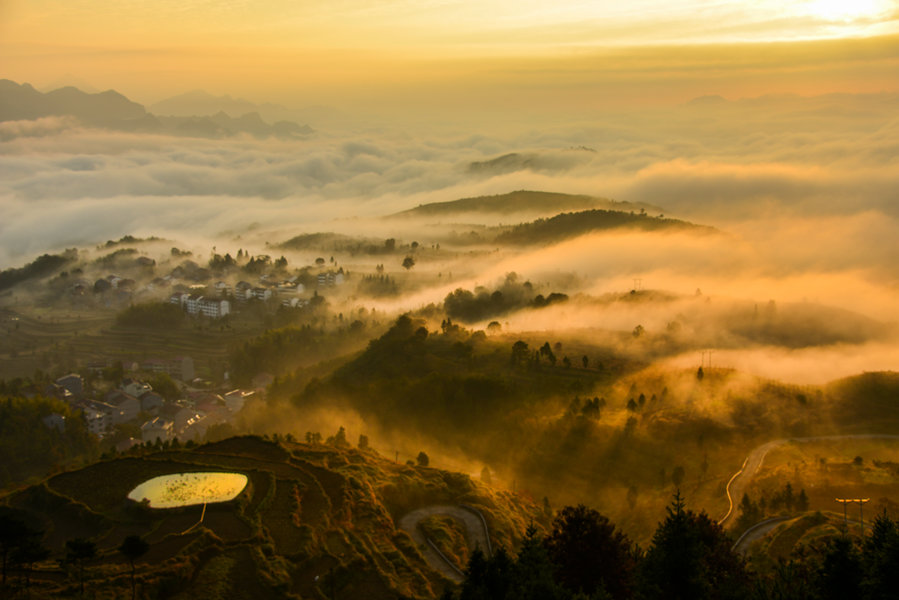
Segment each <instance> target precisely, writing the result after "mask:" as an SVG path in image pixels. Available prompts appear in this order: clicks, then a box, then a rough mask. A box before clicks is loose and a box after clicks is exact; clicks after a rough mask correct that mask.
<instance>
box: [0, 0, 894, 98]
mask: <svg viewBox="0 0 899 600" xmlns="http://www.w3.org/2000/svg"><path fill="white" fill-rule="evenodd" d="M0 76H2V77H6V78H10V79H13V80H15V81H19V82H22V81H28V82H31V83H33V84H34V85H36V86H38V87H45V86H48V85H51V84H54V83H65V82H69V81H70V80H71V81H81V82H85V83H88V84H90V85H92V86H94V87H96V88H98V89H106V88H115V89H117V90H120V91H122V92H123V93H126V94H127V95H129V96H132V97H133V98H134V99H135V100H138V101H141V102H152V101H156V100H160V99H163V98H165V97H167V96H170V95H173V94H176V93H180V92H183V91H187V90H191V89H198V88H202V89H206V90H208V91H210V92H213V93H217V94H223V93H230V94H233V95H238V96H243V97H247V98H249V99H251V100H254V101H263V100H275V101H278V102H282V103H285V104H289V105H293V106H297V105H302V104H313V103H324V104H329V103H333V104H337V105H343V106H355V105H366V104H374V105H378V104H399V105H426V106H429V107H432V108H441V107H443V106H456V107H458V106H462V107H464V106H465V105H467V104H469V103H473V102H474V100H473V97H475V96H479V97H480V100H478V101H479V102H485V101H486V102H494V103H498V104H502V103H505V102H512V103H517V104H519V105H521V106H523V107H524V106H527V105H530V104H541V105H542V106H545V107H547V108H551V107H552V106H553V105H554V102H557V101H558V98H557V96H558V93H559V92H560V91H561V92H565V93H566V100H565V102H566V103H568V104H566V107H567V108H570V109H574V110H579V109H580V108H584V107H599V106H604V105H628V104H632V103H635V102H636V103H642V102H649V103H652V102H666V101H674V102H680V101H683V100H685V99H689V98H691V97H694V96H698V95H703V94H723V95H727V96H731V97H732V96H736V97H741V96H757V95H761V94H764V93H787V92H789V93H800V94H816V93H823V92H834V91H836V92H848V91H864V92H871V91H875V92H876V91H896V90H897V89H899V0H853V1H851V2H849V1H838V0H798V1H793V2H789V1H787V2H785V1H779V0H752V1H749V0H743V1H740V0H717V1H699V0H690V1H682V2H670V1H660V0H629V2H626V3H624V2H621V3H613V2H597V1H595V0H594V1H585V0H568V1H560V2H555V3H549V2H545V1H542V0H541V1H537V0H515V1H513V0H492V1H489V2H484V1H474V0H380V1H377V2H374V1H371V0H329V1H327V2H326V1H323V0H253V1H250V0H154V1H147V0H144V1H139V0H117V1H116V2H107V1H105V0H104V1H101V0H0ZM554 98H555V99H554ZM547 103H548V104H547Z"/></svg>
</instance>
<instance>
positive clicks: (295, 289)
mask: <svg viewBox="0 0 899 600" xmlns="http://www.w3.org/2000/svg"><path fill="white" fill-rule="evenodd" d="M345 279H346V276H345V275H344V273H343V269H341V270H339V271H325V272H322V273H319V274H318V276H317V279H316V281H317V282H318V287H332V286H336V285H342V284H343V283H344V281H345ZM197 287H203V286H197ZM213 288H214V289H215V293H216V294H217V297H212V296H208V295H203V294H202V293H201V290H198V292H197V293H189V292H177V293H175V294H172V295H171V296H170V297H169V302H170V303H172V304H177V305H180V306H181V307H182V308H183V309H184V310H185V311H186V312H187V313H188V314H190V315H193V316H198V315H204V316H207V317H210V318H213V319H218V318H221V317H224V316H225V315H227V314H230V313H231V311H232V306H231V303H230V302H229V300H228V299H227V298H231V299H233V300H234V301H235V302H237V303H239V304H243V303H246V302H249V301H250V300H261V301H264V302H266V301H269V300H271V299H272V298H278V299H280V300H281V304H282V305H284V306H290V307H294V308H296V307H303V306H306V305H308V304H309V299H308V298H302V297H301V296H302V295H303V294H305V293H306V286H305V285H304V284H303V283H301V282H299V281H298V278H297V277H293V278H291V279H288V280H286V281H280V282H273V281H270V280H269V278H268V277H267V276H266V275H263V276H261V277H260V278H259V285H253V284H252V283H249V282H247V281H239V282H237V284H236V285H235V286H234V287H233V288H232V287H231V286H230V285H229V284H228V283H226V282H224V281H217V282H216V283H215V284H214V285H213Z"/></svg>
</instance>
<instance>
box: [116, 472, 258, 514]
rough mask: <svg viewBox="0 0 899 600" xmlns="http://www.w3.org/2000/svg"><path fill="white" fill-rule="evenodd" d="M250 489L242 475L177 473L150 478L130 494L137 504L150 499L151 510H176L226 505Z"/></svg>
mask: <svg viewBox="0 0 899 600" xmlns="http://www.w3.org/2000/svg"><path fill="white" fill-rule="evenodd" d="M246 486H247V476H246V475H242V474H241V473H177V474H174V475H161V476H159V477H154V478H153V479H149V480H147V481H145V482H143V483H142V484H140V485H139V486H137V487H136V488H134V489H133V490H131V492H130V493H129V494H128V498H130V499H131V500H134V501H136V502H141V501H142V500H144V499H147V500H148V501H149V502H150V507H151V508H173V507H176V506H191V505H194V504H205V503H212V502H226V501H228V500H232V499H234V498H236V497H237V495H238V494H240V493H241V492H242V491H243V489H244V488H245V487H246Z"/></svg>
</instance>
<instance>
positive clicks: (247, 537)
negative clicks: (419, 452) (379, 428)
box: [4, 429, 540, 598]
mask: <svg viewBox="0 0 899 600" xmlns="http://www.w3.org/2000/svg"><path fill="white" fill-rule="evenodd" d="M342 436H343V433H342V429H341V432H338V434H337V435H336V436H334V437H332V438H330V439H329V440H328V445H326V444H321V443H313V444H301V443H296V442H293V441H288V440H283V439H282V440H277V441H272V440H267V439H263V438H259V437H255V436H249V437H241V438H230V439H227V440H224V441H222V442H218V443H214V444H207V445H204V446H200V447H196V448H192V449H182V448H180V447H171V448H168V449H167V450H160V449H157V450H156V451H151V450H149V449H147V448H143V447H138V448H136V449H132V451H131V452H130V453H129V455H127V456H122V455H120V456H118V457H116V458H113V459H109V460H105V461H102V462H98V463H95V464H92V465H90V466H87V467H85V468H83V469H80V470H77V471H71V472H67V473H61V474H59V475H56V476H54V477H51V478H50V479H48V480H46V481H45V482H43V483H41V484H39V485H35V486H31V487H29V488H26V489H24V490H21V491H18V492H16V493H14V494H11V495H10V496H8V497H6V498H5V499H4V502H5V503H6V504H7V505H8V506H9V507H10V508H11V509H12V510H13V511H14V512H15V513H16V514H17V515H19V516H21V517H23V518H24V519H25V520H27V521H28V522H29V523H30V524H31V525H32V526H33V527H37V528H38V529H41V530H43V531H45V532H46V533H45V535H44V537H43V543H44V544H45V545H46V546H47V547H48V548H49V550H50V553H51V555H50V558H51V559H55V558H60V557H61V556H62V555H63V554H64V546H65V543H66V541H68V540H71V539H73V538H76V537H81V538H87V539H89V540H91V541H93V542H94V543H96V544H97V547H98V558H97V559H96V560H95V561H94V562H92V563H91V565H90V566H89V569H88V580H89V581H88V584H87V585H88V587H89V588H90V589H92V590H96V593H98V594H99V595H101V596H103V597H107V596H108V595H110V594H119V593H122V592H124V590H126V589H127V587H128V585H129V579H128V575H129V568H128V565H127V563H126V562H124V561H123V558H122V557H121V555H119V554H118V552H117V551H116V548H118V546H119V545H120V544H121V543H122V540H123V539H124V538H125V537H126V536H128V535H132V534H137V535H140V536H142V537H144V539H146V541H148V542H149V544H150V547H149V552H148V553H147V554H146V555H145V556H144V557H143V558H141V559H140V560H139V561H138V564H137V573H138V581H139V587H140V588H142V589H144V590H147V591H148V592H149V591H151V590H156V591H158V592H161V591H162V590H165V591H166V596H177V597H179V598H180V597H190V598H242V597H250V595H251V596H252V597H254V598H260V597H304V598H308V597H319V594H321V593H322V591H323V590H328V591H329V593H332V594H333V593H337V594H339V595H340V597H345V598H352V597H366V598H399V597H408V596H414V597H418V598H432V597H436V596H438V595H439V594H440V593H441V592H442V590H443V589H444V588H445V587H446V586H447V585H449V581H448V579H447V577H446V576H445V575H441V574H440V572H438V571H436V570H435V568H437V565H434V564H433V563H434V561H435V560H436V559H435V555H434V553H433V552H432V551H431V550H430V549H426V548H424V547H422V546H421V545H420V544H419V543H416V541H414V539H413V538H419V539H421V532H422V531H424V532H426V533H425V535H427V536H428V537H429V538H431V539H432V541H433V542H434V543H435V545H436V546H437V547H438V548H439V549H440V550H441V551H442V552H443V553H444V554H445V556H446V561H448V562H452V563H453V564H458V565H459V566H460V567H461V566H464V564H465V560H466V559H467V556H468V555H469V554H470V552H471V551H473V550H474V548H468V547H467V545H466V542H465V539H466V538H468V539H476V532H469V531H465V529H466V525H464V523H462V520H461V519H455V518H453V517H452V516H443V517H440V518H439V519H438V518H433V519H428V518H422V517H415V518H413V519H412V520H411V521H410V520H409V519H408V518H407V519H405V520H404V523H403V525H404V526H406V527H407V528H414V530H413V531H407V530H403V529H401V528H400V525H399V523H400V519H401V517H404V516H406V515H408V514H409V513H412V511H415V510H417V509H422V508H427V507H435V506H437V507H441V508H443V509H444V510H443V512H446V511H452V510H455V509H452V508H451V507H459V505H465V508H463V509H460V510H467V511H469V512H470V513H471V514H472V515H475V516H476V515H478V514H480V515H483V517H484V519H485V522H486V526H487V529H488V530H489V532H490V536H491V538H492V542H493V543H494V544H502V545H504V546H506V547H512V546H515V545H516V544H517V543H519V542H520V540H521V538H522V535H523V532H524V530H525V529H526V527H527V524H528V523H529V522H531V521H533V520H535V519H536V518H538V517H539V516H540V515H539V514H538V512H537V511H536V510H535V508H534V506H533V505H532V504H530V503H528V502H527V501H524V500H522V499H521V498H519V497H517V496H515V495H513V494H510V493H508V492H502V493H498V492H495V491H493V490H490V489H488V488H486V487H484V486H483V485H481V484H479V483H476V482H475V481H473V480H472V479H471V478H469V477H468V476H467V475H463V474H459V473H451V472H447V471H443V470H440V469H434V468H429V467H427V466H421V465H422V464H425V463H426V462H427V459H426V458H425V460H424V463H422V461H421V459H419V465H418V466H410V465H409V464H408V463H407V464H396V463H394V462H393V461H388V460H385V459H384V458H381V457H380V456H379V455H378V454H377V453H376V452H374V451H372V450H369V449H367V448H365V447H363V448H361V449H358V448H351V447H350V445H349V444H348V443H347V442H346V440H345V439H344V438H343V437H342ZM307 437H308V438H310V439H311V440H317V439H320V436H318V437H316V436H315V435H313V434H311V433H310V434H308V435H307ZM288 439H292V438H290V437H289V438H288ZM166 446H167V445H166ZM219 471H224V472H236V473H241V474H244V475H246V476H247V478H248V480H249V483H248V485H247V487H246V489H244V491H243V492H242V493H241V494H240V495H238V496H237V498H235V499H234V500H232V501H230V502H223V503H217V504H211V505H208V506H207V507H206V508H205V510H204V509H203V507H202V506H190V507H182V508H173V509H152V508H149V507H148V506H146V505H144V504H139V503H136V502H134V501H130V500H126V496H127V494H128V493H129V492H130V491H131V490H132V489H133V488H134V487H135V486H137V485H138V484H140V483H142V482H143V481H146V480H148V479H150V478H153V477H156V476H159V475H164V474H174V473H189V472H219ZM97 482H103V485H97ZM446 507H450V508H446ZM441 508H435V509H433V510H432V512H436V513H441V512H442V511H441ZM476 518H478V520H479V519H480V518H479V517H476ZM475 522H477V521H475ZM480 535H482V536H483V533H481V534H480ZM443 570H446V569H443ZM31 578H32V581H33V584H32V585H33V587H35V588H37V589H39V590H40V591H41V592H43V593H46V594H49V595H57V594H60V593H66V590H71V588H72V586H73V585H75V584H74V583H72V580H69V581H68V582H67V581H66V580H65V577H64V574H63V573H62V572H61V571H60V570H59V568H58V567H57V566H56V565H55V561H53V562H51V561H46V562H43V563H40V564H38V565H37V568H36V569H35V571H34V572H33V573H32V574H31ZM248 594H250V595H248Z"/></svg>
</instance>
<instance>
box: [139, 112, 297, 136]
mask: <svg viewBox="0 0 899 600" xmlns="http://www.w3.org/2000/svg"><path fill="white" fill-rule="evenodd" d="M156 119H157V120H158V121H159V123H160V124H161V125H162V126H163V128H164V129H166V130H167V131H169V132H174V133H176V134H179V135H187V136H192V137H210V138H219V137H229V136H232V135H236V134H239V133H249V134H250V135H253V136H255V137H258V138H266V137H271V136H274V137H279V138H296V137H303V136H306V135H310V134H312V133H314V132H315V130H314V129H312V128H311V127H309V126H308V125H298V124H296V123H293V122H291V121H278V122H277V123H274V124H272V125H269V124H268V123H266V122H265V121H263V120H262V117H261V116H260V115H259V113H255V112H252V113H247V114H245V115H242V116H240V117H237V118H232V117H230V116H228V115H227V114H225V113H224V112H219V113H217V114H214V115H212V116H209V117H198V116H191V117H156Z"/></svg>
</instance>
